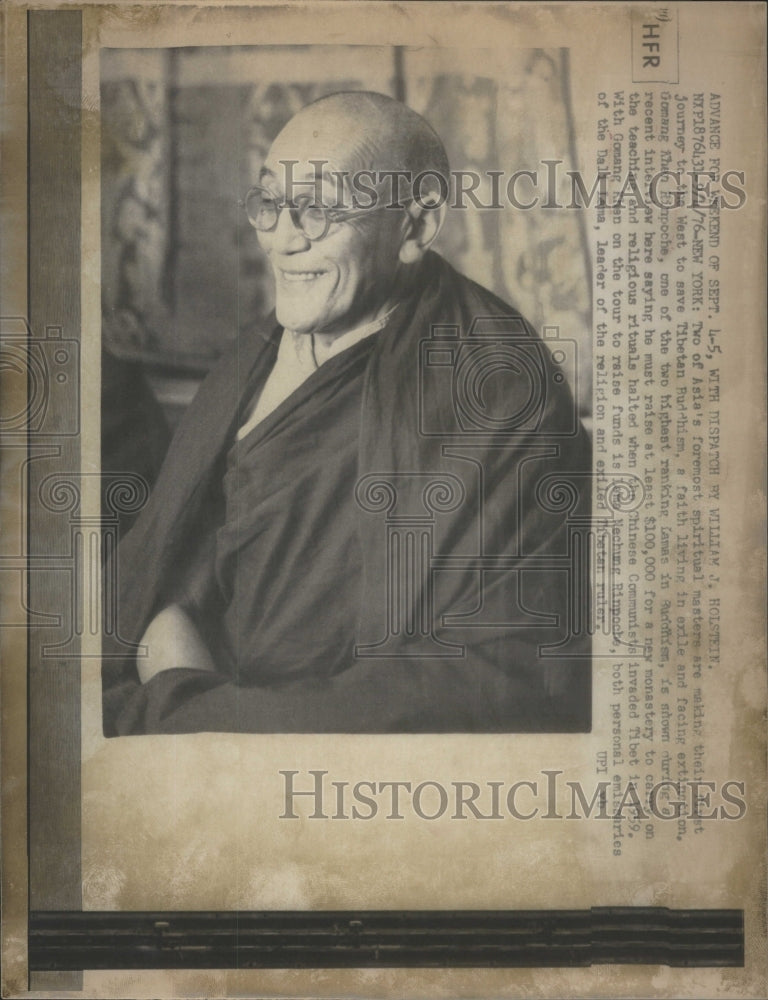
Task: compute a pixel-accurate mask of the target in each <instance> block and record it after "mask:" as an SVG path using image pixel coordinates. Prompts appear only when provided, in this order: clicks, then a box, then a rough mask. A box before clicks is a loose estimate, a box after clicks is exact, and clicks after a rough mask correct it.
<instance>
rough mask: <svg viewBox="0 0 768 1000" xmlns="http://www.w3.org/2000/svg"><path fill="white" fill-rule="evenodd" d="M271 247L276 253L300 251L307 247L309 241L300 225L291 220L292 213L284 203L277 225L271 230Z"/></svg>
mask: <svg viewBox="0 0 768 1000" xmlns="http://www.w3.org/2000/svg"><path fill="white" fill-rule="evenodd" d="M272 237H273V239H272V248H273V249H274V250H276V251H277V252H278V253H300V252H301V251H302V250H306V249H307V248H308V247H309V244H310V241H309V240H308V239H307V237H306V236H305V235H304V231H303V230H302V229H301V227H300V226H299V225H298V224H297V223H295V222H294V221H293V213H292V212H291V210H290V209H289V208H288V206H287V205H284V206H283V208H282V210H281V212H280V214H279V216H278V217H277V225H276V226H275V228H274V229H273V230H272Z"/></svg>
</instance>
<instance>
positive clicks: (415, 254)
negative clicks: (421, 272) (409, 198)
mask: <svg viewBox="0 0 768 1000" xmlns="http://www.w3.org/2000/svg"><path fill="white" fill-rule="evenodd" d="M445 212H446V204H445V201H443V203H442V204H441V205H437V206H435V207H434V208H432V207H430V206H429V205H428V204H427V203H425V204H419V202H417V201H413V202H411V204H410V205H409V206H408V207H407V209H406V213H407V215H408V227H407V229H406V231H405V238H404V240H403V242H402V244H401V246H400V260H401V261H402V262H403V264H416V263H418V261H420V260H421V258H422V257H423V256H424V254H425V253H426V252H427V250H429V248H430V246H431V245H432V244H433V243H434V241H435V239H436V238H437V234H438V233H439V232H440V230H441V228H442V225H443V221H444V219H445Z"/></svg>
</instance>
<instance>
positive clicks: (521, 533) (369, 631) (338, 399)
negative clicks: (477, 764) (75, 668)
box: [103, 253, 591, 736]
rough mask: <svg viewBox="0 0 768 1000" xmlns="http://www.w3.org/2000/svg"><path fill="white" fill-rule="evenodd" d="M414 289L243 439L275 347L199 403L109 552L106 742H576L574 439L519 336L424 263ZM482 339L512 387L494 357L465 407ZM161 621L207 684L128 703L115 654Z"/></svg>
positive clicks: (558, 397) (207, 386)
mask: <svg viewBox="0 0 768 1000" xmlns="http://www.w3.org/2000/svg"><path fill="white" fill-rule="evenodd" d="M421 267H422V273H421V274H420V276H419V280H418V281H417V289H418V290H417V292H416V293H414V294H413V295H412V296H411V297H410V298H407V299H405V300H404V301H402V302H401V303H400V304H399V306H398V307H397V309H395V310H394V312H393V313H392V315H391V317H390V319H389V320H388V322H387V323H386V325H385V326H384V328H383V329H382V330H380V331H379V332H378V333H376V334H375V335H373V336H370V337H367V338H365V339H363V340H361V341H359V342H357V343H355V344H353V346H351V347H349V348H347V349H346V350H344V351H341V352H340V353H338V354H336V355H335V356H333V357H331V358H329V359H328V360H327V361H326V362H325V363H324V364H322V365H321V366H320V367H319V368H318V369H317V370H316V371H315V372H313V373H312V374H311V375H310V376H309V377H308V378H307V379H306V381H304V382H303V384H301V385H300V386H299V387H298V388H297V389H295V390H294V391H293V392H292V393H291V394H290V395H289V396H288V398H287V399H285V400H284V401H283V402H282V403H280V404H279V405H278V406H277V408H276V409H274V410H273V411H272V412H271V413H270V414H269V415H268V416H266V418H265V419H263V420H262V421H261V422H260V423H257V424H256V426H255V427H254V428H253V429H251V430H250V431H249V432H248V433H247V434H245V436H243V437H242V438H241V439H240V440H237V439H236V435H237V430H238V428H239V427H240V426H241V425H242V424H243V423H244V421H245V416H246V415H247V413H248V412H249V411H250V410H251V409H252V407H253V401H254V399H257V398H258V394H259V392H260V390H261V388H262V387H263V386H264V383H265V381H266V379H267V376H268V374H269V372H270V370H271V368H272V366H273V365H274V362H275V358H276V354H277V347H278V343H279V339H280V335H281V330H280V328H276V329H274V330H272V331H271V332H270V333H269V334H267V335H265V336H253V337H251V338H249V339H248V341H247V342H244V343H241V344H240V345H239V347H238V348H237V349H235V350H233V351H232V352H231V353H230V354H228V355H227V356H226V357H225V358H223V359H222V361H221V362H220V363H219V365H218V366H217V367H216V368H215V369H214V371H213V372H212V373H211V375H210V376H209V377H208V379H207V380H206V381H205V383H204V384H203V386H202V387H201V389H200V391H199V392H198V395H197V397H196V398H195V400H194V402H193V403H192V405H191V406H190V408H189V410H188V411H187V413H186V414H185V417H184V420H183V422H182V425H181V426H180V428H179V431H178V432H177V435H176V438H175V440H174V442H173V444H172V446H171V449H170V452H169V454H168V458H167V460H166V463H165V466H164V468H163V471H162V473H161V476H160V478H159V480H158V483H157V485H156V487H155V490H154V492H153V495H152V498H151V500H150V503H149V504H148V506H147V508H146V509H145V510H144V511H143V512H142V515H141V517H140V519H139V521H138V522H137V524H136V526H135V527H134V528H133V530H132V531H131V532H130V533H129V535H128V536H127V537H126V539H125V542H124V543H123V545H122V546H121V548H120V551H119V559H118V566H117V570H116V572H117V577H118V581H119V595H120V596H119V604H118V610H119V625H118V632H119V637H120V640H121V642H119V643H115V641H114V640H110V639H109V637H107V640H105V641H106V643H107V645H106V651H107V652H108V653H111V654H112V656H111V658H105V660H104V669H103V682H104V730H105V733H106V734H107V735H108V736H114V735H124V734H132V733H149V732H152V733H161V732H165V733H180V732H199V731H227V732H229V731H235V732H254V733H258V732H363V733H376V732H382V733H383V732H504V731H506V732H546V731H584V730H588V729H589V725H590V700H591V696H590V665H589V642H588V640H587V639H586V638H584V637H579V636H578V635H577V636H575V637H574V636H571V637H570V638H569V634H568V628H569V617H568V601H569V588H570V589H571V590H572V589H573V587H583V586H584V580H583V579H578V580H577V579H575V578H574V575H573V571H571V572H570V574H569V571H568V554H569V547H570V546H571V544H572V543H571V541H569V539H570V537H571V534H570V533H569V529H568V523H567V519H568V518H570V519H571V523H573V519H574V516H578V515H581V516H582V517H583V516H584V515H587V516H588V514H589V508H590V497H589V490H588V487H587V486H586V484H587V483H588V474H589V472H590V468H591V458H590V450H589V444H588V441H587V438H586V435H585V434H584V431H583V430H582V429H581V427H580V425H579V424H578V421H574V416H573V400H572V397H571V395H570V391H569V389H568V388H567V385H566V384H565V381H564V380H563V377H562V374H561V373H560V371H559V369H558V367H557V366H556V365H555V364H554V362H553V360H552V358H551V355H550V354H549V352H548V350H547V349H546V348H545V347H544V346H543V344H542V343H541V341H539V340H538V338H537V337H536V335H535V334H534V333H533V332H532V331H531V330H530V328H529V327H527V326H526V325H525V323H524V321H522V319H521V318H520V317H519V314H517V313H516V312H515V311H514V310H512V309H511V308H510V307H509V306H507V305H505V304H504V303H503V302H501V301H500V300H499V299H497V298H496V297H495V296H493V295H492V294H491V293H490V292H488V291H486V290H485V289H483V288H481V287H480V286H478V285H476V284H475V283H474V282H471V281H470V280H468V279H467V278H464V277H462V276H461V275H459V274H458V273H457V272H456V271H454V270H453V269H452V268H451V267H449V265H448V264H446V263H445V261H443V260H442V258H440V257H439V256H438V255H436V254H434V253H429V254H427V256H426V258H425V260H424V262H423V263H422V265H421ZM478 318H481V320H482V322H481V324H480V326H479V327H477V329H478V330H480V331H481V332H482V331H483V330H485V331H486V332H487V331H488V330H489V329H491V330H498V331H499V332H500V333H499V335H496V336H495V340H496V341H497V342H501V341H503V340H504V337H507V339H509V337H510V335H511V336H512V338H513V339H514V340H515V342H516V343H517V344H518V345H519V344H521V343H522V344H523V345H524V346H523V350H522V353H520V352H519V351H518V354H517V357H518V359H522V365H521V364H520V363H519V361H518V362H517V363H516V367H515V366H514V365H513V367H512V368H510V367H509V364H508V363H507V361H508V356H507V355H505V356H504V357H506V358H507V361H505V360H504V358H502V362H501V363H502V364H503V365H506V367H505V368H504V370H503V371H502V372H501V373H498V370H497V374H496V375H493V374H490V377H488V378H486V379H483V378H482V377H480V378H479V379H475V380H474V382H472V384H479V385H481V388H480V390H479V395H477V396H476V397H472V398H469V399H467V398H464V397H462V396H457V395H456V392H457V390H456V388H455V384H456V381H455V379H454V375H455V374H461V372H460V371H459V369H460V366H461V364H462V361H461V358H462V357H466V356H468V355H466V354H465V355H458V356H457V355H456V354H454V355H452V356H451V355H450V352H448V354H447V353H446V351H445V349H444V348H445V344H446V338H448V342H449V346H450V337H451V336H455V335H458V336H459V337H464V338H465V337H466V334H467V331H469V329H470V328H471V326H472V323H473V321H474V320H476V319H478ZM494 322H495V324H496V326H495V327H494ZM436 325H437V326H439V327H443V328H444V329H440V330H438V331H437V333H438V335H439V338H440V341H441V343H438V342H437V340H435V345H436V350H435V351H434V352H432V353H431V354H430V353H429V352H427V353H426V354H424V357H425V358H426V362H425V364H422V365H421V367H420V351H421V352H422V353H423V352H424V351H425V346H424V345H423V344H422V342H423V341H425V340H427V339H428V338H430V336H431V335H432V334H433V332H435V326H436ZM510 331H512V333H511V334H510ZM461 342H462V343H464V344H467V343H468V341H466V340H465V339H463V340H462V341H461ZM457 343H458V341H457ZM473 343H475V341H473ZM427 346H429V345H427ZM526 359H527V360H526ZM493 371H494V368H493V365H491V367H490V368H489V369H488V372H486V374H489V373H492V372H493ZM480 374H481V376H482V372H481V373H480ZM532 385H534V390H535V391H533V392H532V388H531V387H532ZM470 396H471V393H470ZM457 399H459V409H460V410H461V407H463V411H462V413H463V416H460V417H457V402H456V401H457ZM473 407H474V409H473ZM473 413H474V414H475V416H476V417H477V419H476V420H474V422H473V421H472V420H471V419H470V420H469V423H467V421H466V419H465V417H466V415H467V414H469V417H470V418H471V417H472V414H473ZM484 415H489V420H490V422H488V421H486V422H485V423H483V419H482V418H483V416H484ZM499 415H501V416H499ZM515 415H517V416H515ZM505 418H507V422H506V423H504V419H505ZM494 419H495V420H496V423H493V420H494ZM462 421H463V422H462ZM478 429H479V431H480V432H481V433H478ZM558 484H560V487H563V484H565V488H564V489H562V488H559V487H558ZM563 496H566V497H567V498H570V499H569V502H568V503H563V502H561V501H562V499H563ZM174 602H177V603H179V604H181V606H182V607H183V608H184V609H185V610H186V612H187V614H188V615H189V617H190V618H191V620H192V621H193V622H194V624H195V626H196V627H197V629H198V631H199V633H200V635H201V636H202V638H203V640H204V642H205V644H206V646H207V649H208V650H209V651H210V654H211V658H212V660H213V663H214V664H215V667H216V669H215V670H214V671H206V670H200V669H190V668H188V667H183V666H179V665H178V664H174V665H173V669H168V670H162V671H161V672H160V673H158V674H156V676H154V677H153V678H152V679H151V680H150V681H149V682H148V683H146V684H141V683H140V682H139V678H138V673H137V670H136V661H135V658H134V657H132V656H130V655H129V656H125V657H123V658H122V659H121V658H120V656H119V653H120V650H121V649H123V650H124V649H125V646H124V645H122V643H124V642H132V643H137V642H138V641H139V640H140V638H141V637H142V635H143V633H144V630H145V628H146V626H147V624H148V622H149V621H150V620H151V619H152V617H153V616H154V615H155V614H157V613H158V612H159V611H161V610H162V609H163V608H164V607H167V606H168V605H169V604H172V603H174ZM558 643H560V644H561V650H562V653H558V651H557V650H554V652H553V648H552V647H554V646H556V645H557V644H558Z"/></svg>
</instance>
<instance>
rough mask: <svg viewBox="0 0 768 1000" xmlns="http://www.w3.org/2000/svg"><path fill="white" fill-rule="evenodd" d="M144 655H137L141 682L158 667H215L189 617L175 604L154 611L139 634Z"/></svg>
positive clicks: (150, 678) (213, 668)
mask: <svg viewBox="0 0 768 1000" xmlns="http://www.w3.org/2000/svg"><path fill="white" fill-rule="evenodd" d="M141 645H142V646H146V647H147V655H146V656H137V657H136V666H137V669H138V671H139V679H140V680H141V683H142V684H146V683H147V681H150V680H152V678H153V677H154V676H155V674H159V673H160V671H161V670H173V669H174V668H175V667H188V668H190V669H192V670H211V671H214V670H215V669H216V668H215V666H214V664H213V660H212V659H211V655H210V653H209V652H208V650H207V648H206V646H205V644H204V642H203V640H202V639H201V638H200V633H199V632H198V631H197V628H196V627H195V625H194V623H193V621H192V619H191V618H190V617H189V615H188V614H187V613H186V611H184V610H183V609H182V608H181V607H180V606H179V605H178V604H171V605H170V606H169V607H167V608H165V609H164V610H163V611H161V612H160V613H159V614H158V615H156V616H155V617H154V618H153V619H152V621H151V622H150V623H149V625H148V626H147V629H146V631H145V633H144V635H143V636H142V639H141Z"/></svg>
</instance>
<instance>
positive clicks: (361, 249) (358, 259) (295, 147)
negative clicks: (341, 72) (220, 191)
mask: <svg viewBox="0 0 768 1000" xmlns="http://www.w3.org/2000/svg"><path fill="white" fill-rule="evenodd" d="M366 174H367V175H368V176H367V177H366V176H365V175H366ZM398 174H399V176H397V175H398ZM403 175H405V176H403ZM396 177H397V179H395V178H396ZM363 182H365V183H364V184H363ZM447 185H448V159H447V157H446V155H445V150H444V148H443V144H442V143H441V142H440V139H439V138H438V136H437V134H436V133H435V131H434V129H433V128H432V127H431V126H430V125H429V124H428V123H427V122H426V121H425V120H424V119H423V118H422V117H421V115H417V114H416V112H415V111H411V109H410V108H407V107H406V106H405V105H404V104H401V103H400V102H399V101H395V100H393V99H392V98H391V97H385V96H384V95H383V94H376V93H371V92H367V91H362V92H344V93H339V94H332V95H330V96H329V97H323V98H321V99H320V100H319V101H315V102H314V104H309V105H307V106H306V107H305V108H303V109H302V110H301V111H299V113H298V114H296V115H294V117H293V118H292V119H291V120H290V121H289V122H288V124H287V125H286V126H285V128H284V129H283V130H282V131H281V132H280V134H279V135H278V136H277V138H276V139H275V141H274V142H273V143H272V147H271V149H270V151H269V155H268V156H267V159H266V162H265V163H264V166H263V168H262V171H261V175H260V184H259V185H258V186H257V187H256V188H254V192H255V205H256V208H255V209H254V214H253V216H252V221H253V224H254V226H255V227H256V229H257V230H258V234H259V235H258V239H259V244H260V245H261V248H262V250H264V252H265V253H266V254H267V257H268V259H269V262H270V264H271V266H272V270H273V272H274V275H275V311H276V313H277V319H278V322H279V323H281V324H282V325H283V326H284V327H286V328H288V329H290V330H293V331H294V332H296V333H313V334H323V335H328V336H329V337H336V336H339V335H341V334H342V333H346V332H350V331H352V330H353V329H355V328H356V327H360V326H364V325H365V324H366V323H368V322H372V321H374V320H378V319H380V318H381V317H382V316H385V315H386V314H387V313H388V311H389V310H390V309H392V308H393V307H394V306H395V305H396V304H397V303H398V302H399V301H400V300H401V299H402V298H403V297H404V296H405V295H406V294H407V293H408V289H409V287H410V286H411V283H412V282H413V281H414V280H415V269H416V268H417V267H418V265H419V264H420V262H421V261H422V259H423V258H424V255H425V254H426V252H427V251H428V249H429V248H430V246H431V244H432V242H433V241H434V239H435V238H436V236H437V234H438V232H439V230H440V225H441V222H442V218H443V214H444V209H445V200H446V195H445V194H444V191H445V190H446V189H447ZM435 194H437V198H436V197H435ZM249 197H250V193H249Z"/></svg>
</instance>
